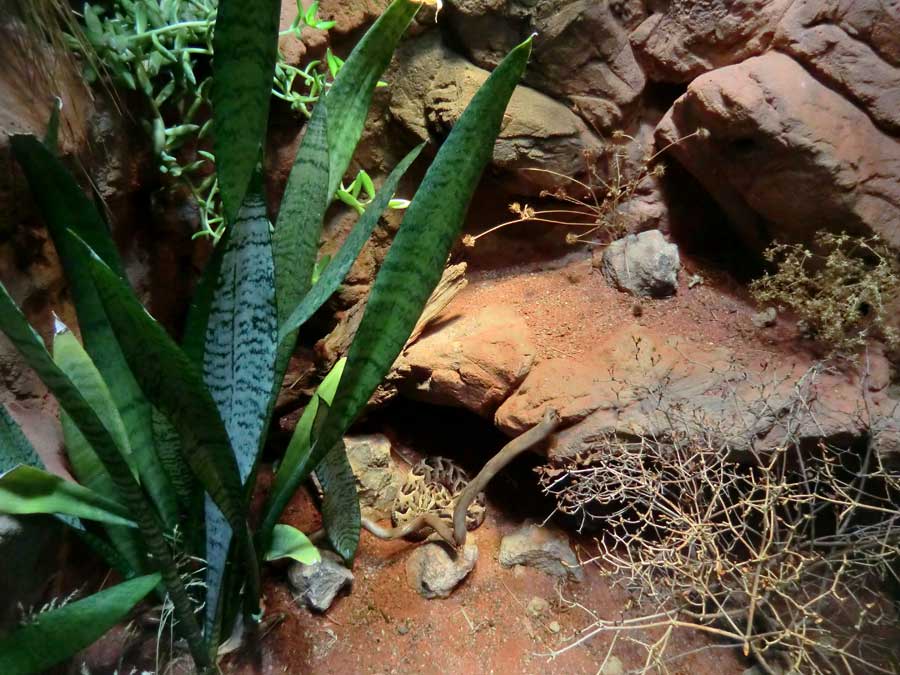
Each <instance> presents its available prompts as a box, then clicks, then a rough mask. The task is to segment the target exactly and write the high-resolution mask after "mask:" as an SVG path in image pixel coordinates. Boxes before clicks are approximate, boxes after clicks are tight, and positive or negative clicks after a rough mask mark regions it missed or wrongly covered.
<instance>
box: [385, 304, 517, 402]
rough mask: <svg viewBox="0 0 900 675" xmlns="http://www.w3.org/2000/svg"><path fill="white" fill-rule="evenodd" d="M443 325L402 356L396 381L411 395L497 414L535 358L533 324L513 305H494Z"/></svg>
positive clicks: (395, 375)
mask: <svg viewBox="0 0 900 675" xmlns="http://www.w3.org/2000/svg"><path fill="white" fill-rule="evenodd" d="M441 324H442V325H441V327H440V328H439V329H438V330H435V331H433V332H431V333H430V334H426V335H424V336H423V337H422V338H420V339H419V340H418V341H417V342H415V343H413V344H412V345H411V346H410V347H409V348H408V349H407V350H406V352H404V353H403V354H402V355H401V356H400V358H399V359H398V360H397V362H396V363H395V365H394V372H393V375H392V377H393V378H394V379H393V380H392V381H393V382H394V383H395V384H396V386H397V388H398V390H399V391H400V392H401V393H403V394H404V395H406V396H408V397H410V398H416V399H419V400H422V401H427V402H429V403H435V404H437V405H450V406H456V407H462V408H466V409H468V410H471V411H472V412H475V413H477V414H479V415H482V416H487V417H490V416H492V415H493V414H494V411H495V410H496V409H497V407H498V406H499V405H500V404H501V403H503V401H505V400H506V399H507V398H508V397H509V396H510V394H512V392H513V391H514V390H515V388H516V387H517V386H518V385H519V383H520V382H521V381H522V380H523V379H524V377H525V376H526V375H527V374H528V371H529V370H530V369H531V365H532V363H533V362H534V354H535V346H534V343H533V341H532V337H531V331H530V330H529V329H528V325H527V324H526V323H525V320H524V319H523V318H522V316H521V315H520V314H519V313H517V312H516V311H514V310H513V309H512V308H511V307H489V308H485V309H483V310H482V311H480V312H475V313H471V314H469V313H467V314H465V315H463V316H456V317H452V318H450V319H448V320H447V321H442V322H441Z"/></svg>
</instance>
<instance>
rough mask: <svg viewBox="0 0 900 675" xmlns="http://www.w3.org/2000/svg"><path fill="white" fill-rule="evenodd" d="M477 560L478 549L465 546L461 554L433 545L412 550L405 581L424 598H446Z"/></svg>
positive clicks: (474, 546) (439, 545)
mask: <svg viewBox="0 0 900 675" xmlns="http://www.w3.org/2000/svg"><path fill="white" fill-rule="evenodd" d="M477 560H478V547H477V546H476V545H475V544H466V546H465V548H464V549H463V550H462V552H454V551H452V550H451V549H450V548H449V547H448V546H447V545H446V544H443V543H439V542H430V543H427V544H422V545H421V546H419V547H417V548H416V550H415V551H413V552H412V553H411V554H410V556H409V558H408V559H407V561H406V581H407V583H408V584H409V585H410V587H411V588H413V589H414V590H415V591H416V592H417V593H418V594H419V595H421V596H422V597H423V598H446V597H449V596H450V593H452V592H453V589H454V588H456V587H457V586H458V585H459V583H460V582H461V581H462V580H463V579H465V578H466V577H467V576H468V574H469V572H471V571H472V569H473V568H474V567H475V562H476V561H477Z"/></svg>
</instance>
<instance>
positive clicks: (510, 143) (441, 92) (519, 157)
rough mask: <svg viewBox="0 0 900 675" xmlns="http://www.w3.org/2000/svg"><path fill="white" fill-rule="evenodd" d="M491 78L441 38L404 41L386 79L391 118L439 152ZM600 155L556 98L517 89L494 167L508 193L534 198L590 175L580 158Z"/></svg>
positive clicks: (581, 125) (593, 140)
mask: <svg viewBox="0 0 900 675" xmlns="http://www.w3.org/2000/svg"><path fill="white" fill-rule="evenodd" d="M488 75H490V73H489V71H487V70H484V69H482V68H479V67H477V66H475V65H473V64H471V63H470V62H469V61H467V60H466V59H465V58H463V57H462V56H460V55H459V54H457V53H456V52H454V51H453V50H451V49H449V48H447V47H446V46H444V45H443V44H442V43H441V39H440V35H437V34H426V35H423V36H421V37H419V38H415V39H412V40H407V41H406V42H405V43H404V44H402V45H401V46H400V47H399V48H398V49H397V57H396V59H395V60H394V65H393V66H392V68H391V70H390V71H388V73H387V74H386V75H385V79H386V80H387V81H389V82H391V87H390V90H389V95H390V97H391V100H390V104H389V111H390V116H391V117H392V118H393V119H394V120H396V121H397V122H399V124H400V125H401V126H402V127H403V128H404V129H405V130H406V131H407V132H409V133H410V134H411V135H412V136H413V137H415V138H417V139H419V140H423V141H426V140H427V141H432V142H434V143H435V144H439V142H440V140H441V139H442V138H443V137H445V136H446V135H447V134H448V133H449V131H450V129H451V128H452V127H453V125H454V124H455V123H456V120H457V119H459V116H460V115H461V114H462V111H463V110H464V109H465V107H466V106H467V105H468V103H469V101H471V100H472V97H473V96H474V95H475V92H476V91H477V90H478V88H479V87H480V86H481V85H482V84H483V83H484V81H485V80H486V79H487V78H488ZM602 149H603V148H602V144H601V142H600V140H599V139H598V138H597V137H596V136H595V135H594V134H593V133H592V132H591V131H590V130H589V129H588V127H587V125H586V124H585V123H584V122H583V121H582V120H581V118H579V117H578V115H576V114H575V113H574V112H572V111H571V110H570V109H569V108H568V107H566V105H564V104H563V103H562V102H561V101H560V100H559V98H558V97H550V96H547V95H545V94H543V93H540V92H539V91H537V90H535V89H531V88H529V87H525V86H518V87H516V90H515V92H513V95H512V98H511V99H510V102H509V106H508V107H507V109H506V115H505V117H504V120H503V125H502V127H501V129H500V134H499V135H498V137H497V142H496V144H495V145H494V151H493V160H492V165H493V167H494V168H495V169H497V170H498V172H499V173H500V174H501V175H502V177H503V180H504V183H505V185H506V186H507V187H508V188H509V189H510V190H512V191H513V192H515V193H516V194H520V195H535V196H536V195H538V194H539V193H540V192H541V190H553V189H556V188H559V187H569V186H570V182H569V181H568V180H567V179H566V178H564V177H565V176H571V177H575V176H579V175H583V174H584V173H585V171H586V169H587V167H586V164H585V159H584V153H585V152H587V153H589V154H591V155H593V156H595V157H596V156H600V154H601V152H602ZM525 169H543V170H545V171H531V170H528V171H526V170H525ZM546 171H550V172H552V173H547V172H546ZM560 176H563V177H560Z"/></svg>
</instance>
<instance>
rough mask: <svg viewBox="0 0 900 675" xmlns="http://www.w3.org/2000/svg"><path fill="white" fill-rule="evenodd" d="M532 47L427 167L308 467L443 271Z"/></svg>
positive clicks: (340, 430)
mask: <svg viewBox="0 0 900 675" xmlns="http://www.w3.org/2000/svg"><path fill="white" fill-rule="evenodd" d="M530 51H531V39H529V40H527V41H526V42H524V43H522V44H521V45H519V46H518V47H516V48H515V49H513V50H512V51H511V52H510V54H509V55H507V57H506V58H505V59H504V60H503V61H502V62H501V63H500V65H499V66H497V68H496V70H495V71H494V72H493V73H492V74H491V76H490V77H489V78H488V79H487V81H486V82H485V83H484V85H483V86H482V87H481V89H480V90H479V91H478V92H477V93H476V94H475V96H474V98H473V99H472V101H471V102H470V103H469V105H468V107H467V108H466V110H465V111H464V112H463V114H462V115H461V116H460V118H459V121H458V122H457V123H456V125H455V126H454V127H453V130H452V131H451V133H450V135H449V136H448V138H447V140H446V141H445V142H444V145H443V146H442V147H441V149H440V151H439V152H438V154H437V157H436V158H435V160H434V163H433V164H432V166H431V167H430V168H429V170H428V172H427V173H426V175H425V179H424V180H423V182H422V185H421V186H420V187H419V189H418V191H417V192H416V196H415V198H414V199H413V201H412V203H411V204H410V206H409V208H408V209H407V211H406V215H405V217H404V219H403V223H402V225H401V227H400V231H399V232H398V233H397V236H396V238H395V239H394V243H393V244H392V245H391V248H390V250H389V251H388V255H387V257H386V258H385V261H384V264H383V265H382V267H381V270H380V272H379V274H378V276H377V278H376V279H375V283H374V285H373V287H372V291H371V293H370V295H369V300H368V302H367V304H366V310H365V314H364V315H363V319H362V321H361V322H360V326H359V329H358V330H357V332H356V337H355V338H354V340H353V344H352V345H351V347H350V353H349V354H348V357H347V367H346V369H345V372H344V376H343V377H342V378H341V383H340V385H339V386H338V390H337V393H336V394H335V398H334V404H333V405H332V407H331V410H330V412H329V415H328V417H327V419H326V421H325V423H324V425H323V427H322V429H321V431H320V433H319V435H318V436H317V437H316V439H315V445H314V447H313V450H312V452H311V453H310V458H309V460H308V467H309V468H311V467H313V466H315V465H316V464H317V463H318V461H319V460H320V459H321V458H322V457H324V456H325V455H326V454H327V453H328V452H329V451H330V450H331V449H332V448H334V447H335V446H336V445H337V444H338V442H339V441H340V440H341V437H342V436H343V434H344V433H345V432H346V430H347V429H348V427H349V426H350V424H351V423H352V422H353V420H354V419H355V418H356V416H357V415H358V414H359V412H360V411H361V410H362V408H363V406H365V404H366V402H367V401H368V400H369V397H370V396H371V395H372V393H373V392H374V391H375V389H376V387H377V386H378V385H379V383H380V382H381V380H382V378H383V377H384V376H385V375H386V374H387V372H388V370H389V369H390V367H391V365H392V364H393V363H394V360H395V359H396V358H397V356H398V354H399V353H400V350H401V349H402V348H403V345H404V344H406V340H407V339H408V338H409V335H410V333H411V332H412V330H413V327H414V326H415V324H416V321H417V320H418V318H419V315H420V314H421V312H422V309H423V308H424V307H425V303H426V302H427V301H428V298H429V296H430V295H431V292H432V291H433V290H434V287H435V286H436V285H437V282H438V280H439V279H440V277H441V273H442V271H443V269H444V265H445V263H446V260H447V256H448V254H449V252H450V247H451V246H452V244H453V242H454V240H455V239H456V237H457V235H458V234H459V230H460V227H461V225H462V222H463V218H464V217H465V213H466V209H467V208H468V203H469V200H470V199H471V196H472V193H473V191H474V190H475V187H476V185H477V183H478V180H479V178H480V176H481V172H482V171H483V169H484V167H485V165H486V164H487V162H488V160H489V159H490V157H491V152H492V149H493V144H494V140H495V139H496V136H497V134H498V133H499V131H500V124H501V122H502V120H503V113H504V110H505V109H506V104H507V103H508V101H509V98H510V96H511V95H512V92H513V90H514V89H515V87H516V84H517V83H518V81H519V79H520V78H521V76H522V73H523V71H524V69H525V65H526V63H527V61H528V55H529V53H530ZM309 468H305V469H304V471H303V473H308V470H309Z"/></svg>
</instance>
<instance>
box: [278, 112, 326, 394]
mask: <svg viewBox="0 0 900 675" xmlns="http://www.w3.org/2000/svg"><path fill="white" fill-rule="evenodd" d="M326 124H327V111H326V109H325V106H323V105H321V104H320V105H317V106H316V108H315V110H314V111H313V116H312V119H311V120H310V121H309V124H308V125H307V127H306V133H305V134H304V135H303V140H302V141H301V142H300V148H299V149H298V151H297V157H296V159H295V160H294V166H293V167H292V168H291V173H290V176H289V177H288V182H287V187H286V188H285V191H284V198H283V199H282V200H281V208H280V210H279V212H278V220H277V221H276V224H275V235H274V237H273V240H272V253H273V256H274V259H275V295H276V297H277V298H278V325H279V326H281V324H283V323H284V321H285V320H286V319H287V317H288V313H289V312H290V310H291V308H293V307H296V306H297V304H298V303H299V302H300V301H301V300H302V299H303V296H305V295H306V294H307V293H308V292H309V289H310V286H311V284H312V275H313V270H314V268H315V263H316V251H317V250H318V246H319V238H320V237H321V234H322V222H323V220H324V218H325V209H326V208H327V207H328V204H329V202H330V201H331V197H330V194H329V192H328V141H327V138H326V131H325V128H326ZM296 337H297V333H296V331H294V332H292V333H291V334H290V335H289V336H286V337H285V338H284V339H283V340H281V341H280V343H279V346H278V358H277V361H276V369H275V389H274V390H273V392H272V399H273V403H274V399H275V398H276V397H277V395H278V388H280V387H281V384H282V381H283V380H284V373H285V370H286V369H287V365H288V361H289V359H290V356H291V352H293V350H294V342H295V341H296Z"/></svg>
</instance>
